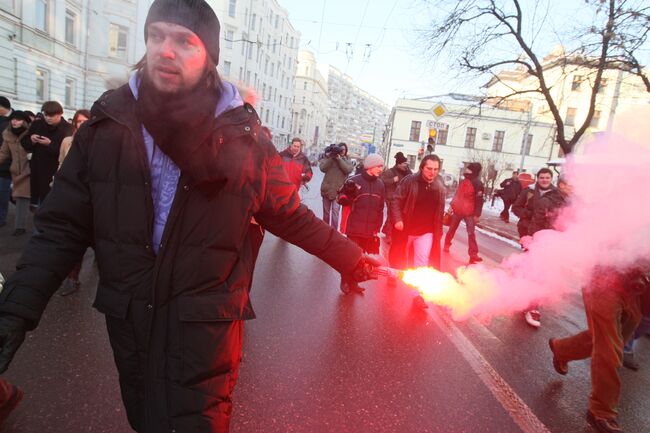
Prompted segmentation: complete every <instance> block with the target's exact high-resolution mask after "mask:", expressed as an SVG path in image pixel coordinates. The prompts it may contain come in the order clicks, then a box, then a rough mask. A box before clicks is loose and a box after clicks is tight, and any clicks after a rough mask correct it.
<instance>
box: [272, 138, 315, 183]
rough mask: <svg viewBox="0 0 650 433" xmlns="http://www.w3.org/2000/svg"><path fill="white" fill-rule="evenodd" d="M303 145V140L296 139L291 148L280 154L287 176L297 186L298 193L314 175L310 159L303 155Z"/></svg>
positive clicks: (293, 140) (292, 141)
mask: <svg viewBox="0 0 650 433" xmlns="http://www.w3.org/2000/svg"><path fill="white" fill-rule="evenodd" d="M302 145H303V143H302V140H301V139H300V138H298V137H295V138H293V139H292V140H291V144H290V145H289V147H287V148H286V149H284V150H283V151H282V152H280V156H281V157H282V164H284V169H285V171H286V172H287V176H289V180H290V181H291V182H292V183H293V184H294V185H295V186H296V190H297V191H300V187H301V186H302V185H304V184H306V183H307V182H309V181H310V180H311V178H312V176H313V175H314V173H313V172H312V170H311V163H310V162H309V159H308V158H307V156H306V155H305V154H304V153H302Z"/></svg>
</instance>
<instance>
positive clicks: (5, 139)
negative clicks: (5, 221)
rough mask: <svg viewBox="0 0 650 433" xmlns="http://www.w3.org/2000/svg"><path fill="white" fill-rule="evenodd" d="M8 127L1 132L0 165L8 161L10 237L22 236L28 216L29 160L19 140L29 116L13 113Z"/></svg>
mask: <svg viewBox="0 0 650 433" xmlns="http://www.w3.org/2000/svg"><path fill="white" fill-rule="evenodd" d="M9 122H10V123H9V127H7V129H5V130H4V131H3V132H2V146H0V164H2V163H3V162H5V161H9V162H10V163H11V164H10V166H9V171H10V172H11V183H12V184H13V189H12V190H11V195H12V197H13V199H14V201H15V203H16V215H15V219H14V232H13V233H12V236H22V235H24V234H25V233H26V225H27V216H28V214H29V198H30V184H29V176H30V169H29V159H28V158H27V152H26V151H25V149H24V148H23V147H22V146H21V145H20V140H21V139H22V138H23V137H24V136H25V135H26V134H27V128H28V127H29V122H30V119H29V116H27V114H25V113H24V112H22V111H14V112H12V113H11V115H10V116H9Z"/></svg>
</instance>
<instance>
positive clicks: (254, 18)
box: [251, 14, 257, 30]
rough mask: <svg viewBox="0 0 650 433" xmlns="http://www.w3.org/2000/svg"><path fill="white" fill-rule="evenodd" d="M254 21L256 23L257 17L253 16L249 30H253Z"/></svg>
mask: <svg viewBox="0 0 650 433" xmlns="http://www.w3.org/2000/svg"><path fill="white" fill-rule="evenodd" d="M255 21H257V15H256V14H253V16H252V18H251V30H255Z"/></svg>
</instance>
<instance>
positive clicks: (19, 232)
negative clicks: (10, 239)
mask: <svg viewBox="0 0 650 433" xmlns="http://www.w3.org/2000/svg"><path fill="white" fill-rule="evenodd" d="M25 233H27V230H25V229H16V230H14V232H13V233H12V234H11V236H22V235H24V234H25Z"/></svg>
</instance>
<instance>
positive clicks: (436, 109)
mask: <svg viewBox="0 0 650 433" xmlns="http://www.w3.org/2000/svg"><path fill="white" fill-rule="evenodd" d="M431 112H432V113H433V115H434V116H435V118H436V119H440V118H441V117H442V116H444V115H445V114H446V113H447V107H445V104H443V103H442V102H438V103H437V104H436V105H434V106H433V107H432V108H431Z"/></svg>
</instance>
